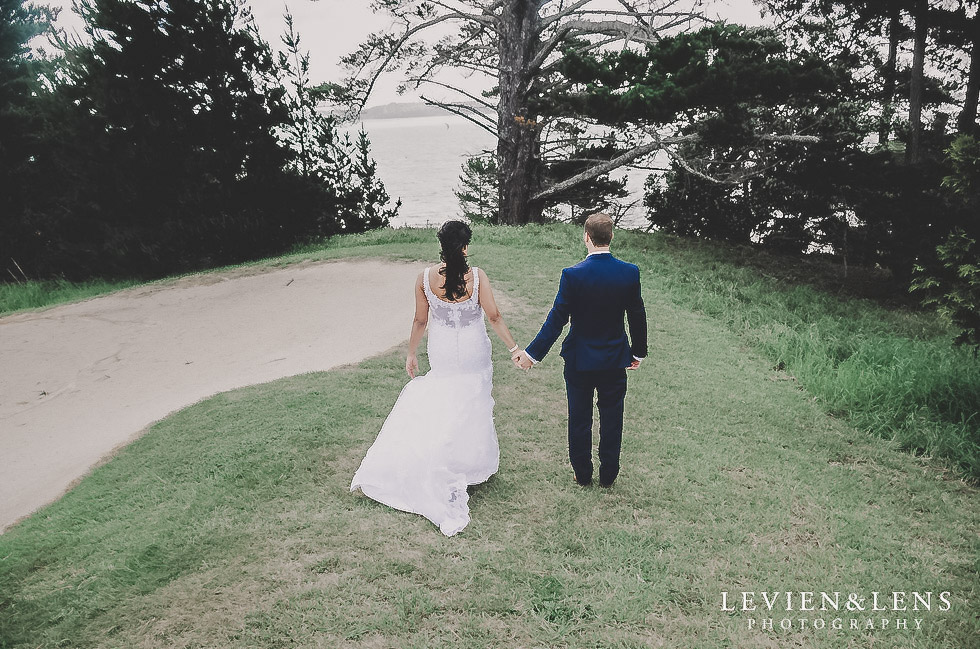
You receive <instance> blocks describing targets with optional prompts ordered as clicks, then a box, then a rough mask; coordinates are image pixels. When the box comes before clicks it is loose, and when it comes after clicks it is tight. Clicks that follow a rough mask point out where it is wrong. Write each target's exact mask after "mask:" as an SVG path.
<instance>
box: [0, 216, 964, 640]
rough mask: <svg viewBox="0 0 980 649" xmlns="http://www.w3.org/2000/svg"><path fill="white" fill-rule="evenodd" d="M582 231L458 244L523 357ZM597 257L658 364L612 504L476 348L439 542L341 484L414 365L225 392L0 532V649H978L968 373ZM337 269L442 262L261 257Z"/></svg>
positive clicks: (914, 331) (764, 298)
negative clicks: (901, 625) (490, 418)
mask: <svg viewBox="0 0 980 649" xmlns="http://www.w3.org/2000/svg"><path fill="white" fill-rule="evenodd" d="M579 236H580V233H579V230H578V229H577V228H570V227H565V226H548V227H529V228H521V229H485V228H481V229H478V230H477V231H476V233H475V237H474V241H473V244H472V246H471V253H472V262H473V263H474V264H475V265H478V266H481V267H483V268H484V269H485V270H486V271H487V272H488V274H489V275H490V277H491V280H492V281H493V283H494V286H495V288H496V290H497V291H498V293H500V294H501V296H502V300H501V301H502V302H503V304H504V307H505V316H506V318H507V320H508V323H509V325H510V326H511V328H512V330H513V331H514V332H515V335H516V336H517V338H518V340H519V341H520V342H523V343H526V342H527V341H529V340H530V338H531V336H533V335H534V333H535V332H536V330H537V327H538V326H539V325H540V322H541V320H542V319H543V317H544V315H545V314H546V312H547V309H548V307H549V306H550V303H551V300H552V299H553V297H554V291H555V289H556V288H557V278H558V274H559V272H560V269H561V268H562V267H563V266H566V265H569V264H571V263H574V261H576V260H577V259H579V258H580V257H581V254H582V248H581V244H580V239H579ZM614 244H615V245H614V249H615V251H616V253H617V255H618V256H620V257H621V258H624V259H627V260H629V261H633V262H635V263H637V264H639V265H640V267H641V269H642V272H643V275H642V281H643V286H644V299H645V301H646V304H647V311H648V317H649V321H650V334H651V340H650V343H651V344H650V356H649V358H648V360H647V362H646V363H644V365H643V366H642V367H641V369H640V370H639V371H638V372H636V373H633V374H631V375H630V391H629V394H628V397H627V427H626V431H625V433H624V450H623V471H622V474H621V477H620V480H619V481H618V482H617V485H616V487H615V488H614V489H613V490H611V491H608V492H607V491H603V490H599V489H597V488H596V489H591V488H590V489H580V488H576V487H574V485H572V484H571V478H570V470H569V469H568V467H567V458H566V455H565V453H566V447H565V437H564V401H563V398H564V396H563V392H562V379H561V362H560V359H558V358H557V357H556V356H549V357H548V358H547V359H545V361H544V363H542V364H541V365H539V366H537V367H535V368H534V370H533V371H532V372H531V373H529V374H524V373H522V372H518V371H516V370H512V369H511V368H510V367H509V366H508V365H509V360H508V355H507V353H506V350H504V349H502V346H501V345H500V344H499V343H498V342H497V341H495V358H496V360H497V368H496V374H495V382H494V397H495V399H496V403H497V405H496V409H495V420H496V423H497V431H498V436H499V438H500V444H501V470H500V472H499V473H498V474H497V475H496V476H495V477H494V478H493V479H492V480H491V481H490V482H489V483H487V484H486V485H483V486H479V487H477V488H475V489H474V490H473V493H472V497H471V499H470V506H471V514H472V518H473V522H472V523H471V524H470V526H469V527H467V529H466V530H464V532H463V533H461V534H460V535H459V536H457V537H454V538H452V539H446V538H444V537H442V535H441V534H439V532H438V530H437V529H436V528H435V527H434V526H432V525H431V524H430V523H428V522H427V521H425V520H424V519H422V518H420V517H417V516H413V515H410V514H404V513H400V512H396V511H393V510H390V509H388V508H385V507H383V506H381V505H378V504H377V503H374V502H373V501H370V500H368V499H365V498H363V497H360V496H354V495H351V494H349V493H348V492H347V487H348V485H349V483H350V477H351V475H352V474H353V472H354V470H355V469H356V467H357V465H358V463H359V462H360V459H361V458H362V457H363V454H364V452H365V451H366V450H367V448H368V447H369V446H370V444H371V442H372V441H373V439H374V436H375V435H376V434H377V431H378V430H379V429H380V426H381V423H382V422H383V420H384V417H385V416H386V415H387V412H388V410H389V409H390V408H391V405H392V403H393V402H394V400H395V398H396V397H397V395H398V392H399V390H400V389H401V387H402V386H403V385H404V383H405V381H406V377H405V376H404V370H403V369H402V364H403V357H402V354H403V352H404V350H394V351H392V352H391V353H389V354H386V355H383V356H381V357H378V358H374V359H370V360H368V361H365V362H363V363H360V364H358V365H356V366H351V367H346V368H341V369H338V370H333V371H330V372H324V373H318V374H310V375H305V376H299V377H293V378H289V379H284V380H281V381H277V382H274V383H271V384H266V385H260V386H254V387H250V388H245V389H242V390H236V391H233V392H229V393H226V394H223V395H219V396H216V397H214V398H212V399H209V400H207V401H204V402H201V403H199V404H196V405H194V406H192V407H190V408H188V409H186V410H184V411H182V412H180V413H177V414H175V415H174V416H172V417H170V418H168V419H166V420H164V421H162V422H160V423H159V424H157V425H155V426H154V427H152V428H151V429H150V430H149V431H148V432H147V434H146V435H144V436H143V437H142V438H141V439H140V440H138V441H137V442H135V443H133V444H132V445H130V446H129V447H127V448H126V449H125V450H124V451H123V452H121V453H120V454H119V456H117V457H116V458H115V459H113V460H112V461H111V462H109V463H107V464H106V465H104V466H102V467H100V468H99V469H97V470H96V471H95V472H94V473H93V474H92V475H90V476H89V477H88V478H86V479H85V480H84V481H82V483H81V484H80V485H79V486H78V487H77V488H76V489H74V490H73V491H72V492H70V493H69V494H68V495H66V496H65V497H64V498H62V499H61V500H60V501H58V502H57V503H54V504H53V505H51V506H49V507H47V508H45V509H44V510H42V511H40V512H38V513H37V514H35V515H34V516H32V517H30V518H29V519H27V520H26V521H24V522H23V523H21V524H20V525H18V526H16V527H15V528H13V529H12V530H10V531H9V532H8V533H6V534H4V535H3V536H0V647H3V648H6V647H38V646H43V647H54V646H77V647H97V646H98V647H103V646H104V647H117V646H118V647H128V646H161V647H162V646H167V647H175V646H179V647H225V646H228V647H285V646H304V647H315V646H329V647H337V646H351V647H399V648H402V647H481V648H482V647H490V646H513V647H623V648H625V647H649V646H669V647H678V648H685V647H690V648H692V649H694V648H697V649H705V648H713V647H719V648H720V647H774V646H780V647H782V646H799V647H813V648H824V647H828V648H829V647H872V646H873V647H929V648H930V649H931V648H934V647H935V648H950V649H952V648H957V649H958V648H961V647H966V646H970V645H971V643H973V642H974V641H975V639H976V634H977V632H978V630H980V629H978V627H977V619H976V616H975V607H976V598H977V585H978V584H977V580H976V570H977V566H976V556H977V550H978V549H980V546H978V541H977V536H976V528H977V524H978V522H980V515H978V514H980V500H978V499H977V497H976V495H977V494H976V490H975V488H973V487H972V486H970V484H969V483H968V482H967V481H964V480H960V479H956V476H958V475H966V476H976V475H977V461H976V458H977V450H976V446H977V438H976V416H975V413H976V412H977V409H978V408H977V402H976V399H977V396H976V395H977V393H978V392H980V390H978V389H977V388H978V386H980V379H978V370H977V365H976V364H975V363H973V361H972V358H970V357H969V356H968V355H967V354H961V353H960V352H958V351H955V350H951V349H950V348H949V346H948V341H949V339H950V337H951V334H950V332H948V331H947V330H946V329H945V328H943V327H942V326H941V325H940V324H938V323H937V322H936V321H935V320H934V319H933V318H932V317H931V316H928V315H926V314H920V313H915V312H909V311H904V310H900V309H886V308H883V307H881V306H878V305H877V304H875V303H874V302H871V301H867V300H861V299H850V298H841V297H837V296H834V295H830V294H827V293H826V292H825V291H821V290H819V289H817V288H813V287H808V286H807V285H803V284H798V283H790V282H787V281H786V279H785V275H779V274H777V273H785V272H789V271H788V270H787V269H782V270H780V269H779V267H778V265H773V264H771V263H768V262H766V261H765V260H762V259H761V258H759V257H757V256H751V258H748V257H744V256H741V257H740V255H742V253H741V252H740V251H738V250H734V249H729V248H725V247H720V246H705V245H691V244H688V243H685V242H683V241H678V240H674V239H671V238H667V237H662V236H654V235H641V234H630V233H619V234H617V238H616V241H615V242H614ZM352 256H371V257H389V258H400V259H432V260H435V259H437V247H436V244H435V237H434V235H433V233H432V232H431V231H405V230H399V231H382V232H376V233H371V234H367V235H362V236H358V237H351V238H345V239H340V240H335V241H333V242H331V243H330V244H329V245H328V246H326V247H322V248H317V249H311V250H307V251H302V252H300V253H297V255H294V256H292V257H291V258H284V259H282V260H278V261H275V262H273V263H283V264H284V263H290V262H292V261H297V260H299V259H309V258H315V259H330V258H341V257H352ZM790 270H791V269H790ZM410 317H411V314H405V321H406V332H407V331H408V325H409V321H410ZM869 431H871V432H873V433H874V435H869V434H868V432H869ZM903 447H905V448H908V449H911V450H915V451H917V453H919V455H921V454H922V453H923V452H924V453H928V454H934V455H937V456H940V459H926V458H923V457H920V456H917V455H914V454H910V453H907V452H902V450H901V448H903ZM942 458H945V459H942ZM722 591H728V592H729V593H730V594H731V595H730V597H734V596H735V594H736V593H739V592H741V591H754V592H755V593H756V595H755V602H756V604H760V605H761V602H760V600H761V591H767V592H769V593H771V592H773V591H780V592H784V591H816V592H818V593H819V592H821V591H823V592H828V593H832V592H834V591H842V592H844V593H845V594H846V593H856V594H858V595H859V596H861V597H865V598H870V597H871V593H872V592H880V593H888V594H890V593H892V592H893V591H897V592H905V593H909V594H910V593H912V592H913V591H914V592H919V593H926V592H932V593H939V592H940V591H949V593H950V596H949V597H950V600H951V607H950V608H949V610H939V607H938V606H933V607H932V610H929V611H906V612H892V611H888V612H884V613H882V612H878V613H874V614H873V615H872V614H871V613H870V612H861V613H858V612H856V611H850V612H846V611H843V610H842V611H840V612H837V613H834V612H832V611H830V612H810V613H807V614H803V613H801V612H799V611H798V610H794V611H791V612H789V613H787V612H786V611H785V610H782V609H780V608H777V609H776V610H775V611H774V612H773V613H772V614H763V613H761V612H760V611H759V610H756V611H754V612H749V611H722V610H721V601H722V600H721V592H722ZM936 596H937V595H936ZM845 597H846V595H845ZM909 597H911V595H909ZM730 601H731V600H730ZM798 604H799V602H798V601H797V602H796V603H795V606H796V608H798ZM770 617H772V618H774V619H775V625H776V628H775V629H774V630H772V631H768V630H765V631H763V630H759V629H758V628H750V627H749V625H750V624H756V625H757V626H758V625H761V624H763V623H764V619H765V618H770ZM800 618H803V619H806V620H808V622H807V623H806V624H807V625H808V626H805V627H803V628H801V623H800V622H799V620H800ZM818 618H819V619H821V620H824V621H825V623H826V624H827V628H824V629H819V630H818V629H814V628H812V625H813V624H814V621H815V620H816V619H818ZM836 618H841V619H843V620H844V622H843V624H844V626H845V628H844V629H841V630H836V629H831V628H830V627H831V625H832V624H833V620H834V619H836ZM871 618H873V624H874V628H873V629H869V628H866V620H867V619H871ZM781 619H791V620H792V621H793V625H792V626H793V628H790V629H780V628H779V623H780V621H781ZM850 619H858V620H859V626H860V628H859V629H850V628H847V627H848V625H849V620H850ZM882 619H888V620H889V622H888V627H887V628H885V629H882V628H880V627H881V625H882V623H881V620H882ZM897 619H908V620H909V621H908V625H909V626H910V627H913V629H914V627H915V622H914V620H916V619H918V620H920V623H921V628H919V629H918V630H903V629H896V628H895V626H896V620H897Z"/></svg>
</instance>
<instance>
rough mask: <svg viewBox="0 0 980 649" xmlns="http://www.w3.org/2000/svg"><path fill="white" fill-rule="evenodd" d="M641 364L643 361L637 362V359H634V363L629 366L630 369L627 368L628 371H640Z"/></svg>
mask: <svg viewBox="0 0 980 649" xmlns="http://www.w3.org/2000/svg"><path fill="white" fill-rule="evenodd" d="M641 362H642V361H638V360H636V359H635V358H634V359H633V362H632V363H630V364H629V367H627V368H626V369H628V370H638V369H640V363H641Z"/></svg>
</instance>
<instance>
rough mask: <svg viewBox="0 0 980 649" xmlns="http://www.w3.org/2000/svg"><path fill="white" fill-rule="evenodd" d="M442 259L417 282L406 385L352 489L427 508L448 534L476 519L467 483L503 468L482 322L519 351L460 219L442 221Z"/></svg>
mask: <svg viewBox="0 0 980 649" xmlns="http://www.w3.org/2000/svg"><path fill="white" fill-rule="evenodd" d="M438 236H439V243H440V245H441V247H442V252H441V255H440V256H441V257H442V260H443V262H444V263H442V264H440V265H439V266H432V267H429V268H426V269H425V270H424V271H423V272H422V273H421V274H420V275H419V277H418V280H417V281H416V283H415V320H414V322H413V323H412V335H411V338H410V340H409V345H408V357H407V358H406V359H405V370H406V371H407V372H408V375H409V377H411V380H410V381H409V382H408V384H407V385H406V386H405V387H404V389H403V390H402V392H401V394H400V395H399V396H398V400H397V401H396V402H395V405H394V407H392V409H391V413H389V415H388V418H387V419H386V420H385V422H384V425H383V426H382V427H381V432H380V433H378V438H377V439H376V440H375V442H374V444H373V445H372V446H371V448H370V449H369V450H368V452H367V455H365V456H364V460H363V461H362V462H361V466H360V468H359V469H358V470H357V473H355V474H354V479H353V480H352V481H351V486H350V489H351V491H355V490H357V489H360V490H361V492H362V493H364V495H366V496H368V497H370V498H373V499H374V500H377V501H378V502H380V503H383V504H385V505H388V506H389V507H394V508H395V509H400V510H402V511H406V512H412V513H416V514H421V515H422V516H425V517H426V518H428V519H429V520H430V521H432V522H433V523H435V524H436V525H438V526H439V530H440V531H441V532H442V533H443V534H445V535H446V536H452V535H454V534H456V533H457V532H459V531H460V530H462V529H463V528H464V527H466V525H467V523H469V521H470V515H469V507H468V506H467V501H468V498H469V496H468V495H467V493H466V487H467V485H472V484H478V483H480V482H484V481H486V480H487V479H488V478H490V476H492V475H493V474H494V473H496V472H497V466H498V461H499V449H498V446H497V433H496V431H495V429H494V425H493V404H494V401H493V398H492V397H491V396H490V389H491V387H492V378H493V365H492V364H491V362H490V349H491V348H490V338H489V337H488V336H487V328H486V325H485V324H484V322H483V316H484V314H486V317H487V320H489V321H490V326H491V327H493V330H494V332H496V334H497V336H499V337H500V339H501V340H502V341H503V342H504V343H505V344H506V345H507V347H508V348H509V350H510V352H511V354H512V355H516V351H517V349H518V346H517V344H516V343H515V342H514V338H513V337H512V336H511V335H510V331H509V330H508V329H507V325H506V324H504V319H503V316H501V315H500V309H498V308H497V304H496V302H495V301H494V298H493V291H492V290H491V288H490V280H489V279H487V275H486V273H484V272H483V271H482V270H480V269H479V268H470V267H469V266H468V264H467V262H466V256H467V252H468V249H469V243H470V238H471V236H472V233H471V231H470V228H469V226H468V225H467V224H466V223H464V222H462V221H447V222H446V223H445V224H444V225H443V226H442V228H440V229H439V234H438ZM426 326H428V329H429V341H428V352H429V365H430V366H431V370H430V371H429V372H428V373H426V374H424V375H422V376H419V375H418V372H419V363H418V359H417V358H416V355H415V354H416V350H417V349H418V345H419V342H420V341H421V340H422V333H423V332H424V331H425V329H426Z"/></svg>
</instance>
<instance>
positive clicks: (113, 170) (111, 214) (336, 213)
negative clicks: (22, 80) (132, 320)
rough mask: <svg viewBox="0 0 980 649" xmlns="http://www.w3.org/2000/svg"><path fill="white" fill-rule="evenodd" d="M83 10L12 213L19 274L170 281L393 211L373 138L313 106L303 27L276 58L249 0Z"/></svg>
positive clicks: (104, 2) (7, 258)
mask: <svg viewBox="0 0 980 649" xmlns="http://www.w3.org/2000/svg"><path fill="white" fill-rule="evenodd" d="M76 9H77V10H78V11H79V12H80V14H81V16H82V17H83V18H84V20H85V25H86V26H85V31H86V34H87V38H85V39H84V40H81V39H68V38H65V37H63V36H62V37H57V38H56V39H55V40H56V42H57V44H58V46H59V51H60V58H58V59H56V60H55V61H53V62H52V65H51V66H50V70H51V71H50V72H49V73H48V74H47V76H46V78H45V79H43V81H44V82H45V83H44V85H43V86H37V87H39V88H45V89H44V90H42V91H41V92H39V93H37V94H38V99H37V101H36V103H37V106H38V108H39V110H38V113H39V115H40V120H39V121H38V123H37V124H36V125H35V126H34V128H33V133H32V135H33V139H32V141H31V147H32V148H31V151H30V152H29V155H26V156H24V157H25V159H26V161H27V162H26V163H25V166H26V169H25V171H24V173H22V174H21V176H20V177H19V181H20V183H19V185H18V186H19V190H20V191H19V193H20V195H21V196H23V197H24V198H23V200H22V201H21V204H20V205H18V206H17V207H16V208H15V209H12V210H11V211H10V212H8V213H7V214H6V215H5V216H4V218H3V221H2V222H0V260H2V265H3V266H5V267H8V268H10V269H11V270H15V275H22V276H28V277H31V278H45V277H53V276H61V277H65V278H69V279H83V278H88V277H94V276H100V277H120V276H132V277H158V276H162V275H165V274H168V273H173V272H179V271H186V270H193V269H199V268H205V267H209V266H213V265H220V264H228V263H234V262H238V261H242V260H245V259H249V258H255V257H259V256H264V255H269V254H272V253H275V252H279V251H282V250H285V249H287V248H288V247H290V246H292V245H293V244H295V243H296V242H299V241H303V240H307V239H310V238H317V237H324V236H330V235H332V234H336V233H339V232H357V231H361V230H363V229H366V228H370V227H379V226H383V225H385V224H386V223H387V220H388V217H390V215H391V214H392V210H391V209H389V208H387V207H386V203H387V200H388V197H387V194H386V193H385V192H384V188H383V186H382V185H381V184H380V182H379V181H378V180H377V178H376V176H375V175H374V166H373V161H371V160H370V156H369V144H368V142H367V140H366V138H362V139H361V140H360V141H359V142H357V143H351V142H350V141H349V140H346V139H343V138H341V137H340V136H339V135H338V133H337V128H336V125H335V124H334V123H333V122H332V121H330V120H328V119H326V118H323V117H321V116H320V115H319V113H317V112H316V111H315V110H310V109H309V108H310V106H311V105H313V104H314V103H315V100H316V97H315V96H313V95H311V94H310V93H308V92H306V89H307V87H308V83H307V82H306V79H305V61H302V59H303V57H301V56H300V55H299V51H298V47H299V43H298V37H297V36H296V35H295V34H293V32H292V29H291V25H290V31H289V34H288V35H287V38H288V39H289V40H287V42H286V45H287V50H289V48H292V50H290V53H291V54H293V55H294V56H293V58H292V59H290V58H288V57H280V58H278V60H277V57H276V56H275V55H274V53H273V52H272V50H271V48H270V46H269V45H268V44H267V43H265V42H264V41H263V40H262V39H261V38H260V37H259V34H258V32H257V29H256V27H255V23H254V20H253V18H252V16H251V13H250V11H249V9H248V6H247V4H246V2H245V0H171V1H169V2H164V1H163V0H136V1H123V0H81V1H80V2H78V3H77V4H76ZM5 20H9V18H5ZM20 20H21V22H23V18H21V19H20ZM2 31H3V30H0V32H2ZM298 131H304V132H308V133H310V134H311V135H312V137H313V138H314V140H315V144H316V146H312V147H306V148H301V147H300V146H298V143H297V141H296V140H295V138H292V137H291V135H292V134H295V133H296V132H298ZM304 144H305V143H304ZM311 160H312V161H313V163H314V164H313V165H312V166H311V165H310V164H309V162H310V161H311ZM324 170H326V171H324Z"/></svg>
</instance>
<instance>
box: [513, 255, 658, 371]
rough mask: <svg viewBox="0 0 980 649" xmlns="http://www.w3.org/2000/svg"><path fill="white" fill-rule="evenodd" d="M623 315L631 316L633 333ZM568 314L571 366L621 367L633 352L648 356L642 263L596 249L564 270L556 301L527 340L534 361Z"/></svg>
mask: <svg viewBox="0 0 980 649" xmlns="http://www.w3.org/2000/svg"><path fill="white" fill-rule="evenodd" d="M624 316H625V318H626V319H627V320H629V330H630V338H629V339H627V337H626V327H625V325H624ZM569 320H571V322H572V326H571V328H570V329H569V331H568V335H567V336H566V337H565V342H563V343H562V346H561V356H562V358H564V359H565V364H566V366H568V368H569V369H572V370H575V371H578V372H587V371H591V370H611V369H620V368H624V367H627V366H628V365H629V364H630V363H632V362H633V357H634V356H635V357H637V358H645V357H646V355H647V318H646V310H645V309H644V308H643V298H642V297H641V295H640V269H639V268H637V267H636V266H635V265H634V264H630V263H627V262H625V261H620V260H619V259H616V258H615V257H613V256H612V255H611V254H608V253H598V254H592V255H589V256H588V257H586V258H585V259H584V260H583V261H581V262H579V263H578V264H576V265H574V266H572V267H571V268H566V269H564V270H562V272H561V282H560V283H559V285H558V295H557V296H556V297H555V305H554V306H553V307H552V308H551V312H550V313H548V319H547V320H545V323H544V325H542V327H541V331H539V332H538V335H537V336H536V337H535V338H534V340H533V341H531V344H530V345H528V346H527V353H528V355H530V356H531V357H532V358H533V359H534V360H536V361H540V360H541V359H543V358H544V357H545V355H546V354H547V353H548V350H550V349H551V346H552V345H554V344H555V341H556V340H558V336H559V335H561V332H562V329H564V327H565V323H567V322H568V321H569ZM630 339H631V340H632V345H630Z"/></svg>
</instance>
